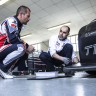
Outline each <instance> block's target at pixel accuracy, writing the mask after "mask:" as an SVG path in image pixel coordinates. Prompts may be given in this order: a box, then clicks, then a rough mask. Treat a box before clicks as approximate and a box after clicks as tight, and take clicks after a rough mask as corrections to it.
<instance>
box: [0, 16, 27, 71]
mask: <svg viewBox="0 0 96 96" xmlns="http://www.w3.org/2000/svg"><path fill="white" fill-rule="evenodd" d="M22 26H23V25H22V24H21V23H20V21H19V20H18V18H17V17H16V16H13V17H9V18H7V19H5V20H4V21H3V22H2V23H1V25H0V69H1V70H3V71H6V70H5V67H6V66H8V65H10V64H11V65H12V64H14V63H13V62H15V61H16V60H18V59H19V58H20V57H22V56H23V55H24V54H25V50H26V48H28V46H29V45H28V44H27V43H24V42H23V40H21V39H20V31H21V29H22ZM7 71H8V70H7Z"/></svg>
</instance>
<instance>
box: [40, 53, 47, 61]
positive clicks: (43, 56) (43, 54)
mask: <svg viewBox="0 0 96 96" xmlns="http://www.w3.org/2000/svg"><path fill="white" fill-rule="evenodd" d="M39 58H40V59H41V60H42V59H45V58H46V52H41V54H40V55H39Z"/></svg>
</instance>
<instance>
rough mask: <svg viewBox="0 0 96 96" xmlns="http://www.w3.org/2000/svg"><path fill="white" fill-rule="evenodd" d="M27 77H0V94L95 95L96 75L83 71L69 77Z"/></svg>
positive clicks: (14, 95)
mask: <svg viewBox="0 0 96 96" xmlns="http://www.w3.org/2000/svg"><path fill="white" fill-rule="evenodd" d="M27 78H28V77H26V76H25V77H24V76H23V77H22V78H19V77H18V78H14V79H2V78H0V96H96V77H95V76H93V77H92V76H89V75H88V74H86V73H85V72H77V73H76V74H75V76H73V77H70V78H56V79H50V80H27Z"/></svg>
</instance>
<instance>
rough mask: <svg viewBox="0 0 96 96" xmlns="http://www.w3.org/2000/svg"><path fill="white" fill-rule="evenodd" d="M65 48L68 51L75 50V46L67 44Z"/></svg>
mask: <svg viewBox="0 0 96 96" xmlns="http://www.w3.org/2000/svg"><path fill="white" fill-rule="evenodd" d="M64 47H65V48H67V50H68V49H69V50H73V46H72V45H71V44H66V45H65V46H64Z"/></svg>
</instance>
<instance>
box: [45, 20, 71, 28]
mask: <svg viewBox="0 0 96 96" xmlns="http://www.w3.org/2000/svg"><path fill="white" fill-rule="evenodd" d="M70 24H71V22H66V23H62V24H59V25H56V26H52V27H49V28H47V29H48V30H54V29H57V28H60V27H62V26H64V25H65V26H69V25H70Z"/></svg>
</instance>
